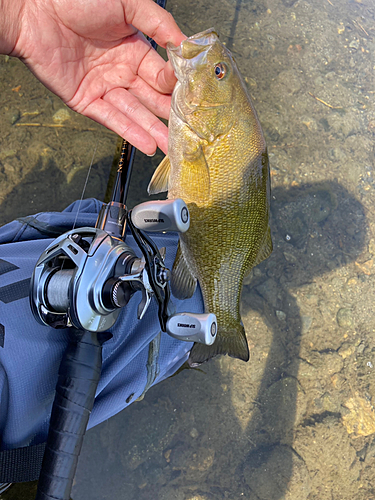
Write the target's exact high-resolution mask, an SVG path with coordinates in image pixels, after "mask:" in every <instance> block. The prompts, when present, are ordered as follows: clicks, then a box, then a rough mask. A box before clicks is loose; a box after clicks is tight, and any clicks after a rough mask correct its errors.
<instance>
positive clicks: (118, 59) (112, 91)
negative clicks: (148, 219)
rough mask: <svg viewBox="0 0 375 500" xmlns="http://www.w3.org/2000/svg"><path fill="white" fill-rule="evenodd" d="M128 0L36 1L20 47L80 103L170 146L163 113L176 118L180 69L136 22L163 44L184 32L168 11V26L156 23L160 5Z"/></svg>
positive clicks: (102, 118) (56, 87) (44, 76)
mask: <svg viewBox="0 0 375 500" xmlns="http://www.w3.org/2000/svg"><path fill="white" fill-rule="evenodd" d="M125 1H126V3H125V5H123V4H122V2H121V0H94V1H92V2H87V0H49V1H48V2H47V1H46V0H42V1H41V2H30V4H31V5H28V4H26V8H25V11H24V16H23V24H24V26H26V25H27V28H26V29H25V30H23V31H21V36H20V38H19V41H18V43H17V45H16V47H15V52H16V53H17V50H18V54H17V55H19V56H20V57H21V58H22V59H23V61H24V62H25V63H26V64H27V65H28V66H29V68H30V69H31V70H32V71H33V72H34V73H35V75H36V76H37V77H38V78H39V79H40V80H41V81H42V82H43V83H44V84H45V85H46V86H47V87H48V88H50V89H51V90H52V91H53V92H54V93H56V94H57V95H59V96H60V97H61V98H62V99H63V101H65V102H66V104H67V105H68V106H70V107H71V108H72V109H74V110H76V111H78V112H79V113H82V114H84V115H86V116H89V117H90V118H93V119H94V120H96V121H98V122H99V123H102V124H103V125H105V126H107V127H108V128H110V129H112V130H114V131H115V132H117V133H118V134H119V135H121V136H122V137H125V138H127V139H128V140H129V141H130V142H132V143H133V144H134V145H135V146H137V147H138V148H139V149H141V150H142V151H144V152H145V153H147V154H152V153H153V152H154V151H155V149H156V146H159V147H160V148H161V149H163V150H164V151H166V149H167V130H166V127H165V125H164V124H163V123H162V122H161V121H160V120H158V119H157V118H156V116H155V115H157V116H161V117H164V118H167V117H168V114H169V106H170V95H169V94H170V92H171V91H172V89H173V85H174V83H175V80H174V77H173V72H172V70H171V67H170V66H169V64H168V65H166V64H165V62H164V61H163V59H162V58H161V57H160V56H159V55H158V54H157V53H156V52H155V51H153V50H150V46H149V44H148V42H147V41H146V40H145V38H144V37H143V35H142V34H141V33H140V32H138V31H137V29H136V28H135V27H134V26H133V24H134V25H135V26H137V27H139V28H140V29H142V30H144V31H146V30H148V31H149V32H150V34H151V35H155V38H156V39H157V40H158V39H159V40H158V41H159V43H161V44H162V45H165V42H166V41H167V40H171V41H173V42H174V43H180V41H181V40H182V39H183V38H184V37H183V35H182V34H181V33H180V32H179V30H178V28H177V26H176V27H175V26H174V23H173V24H172V26H169V24H170V23H171V18H170V17H168V16H167V14H166V13H164V12H163V11H161V12H162V16H166V18H165V20H166V22H165V27H164V26H163V24H160V22H159V21H157V22H156V25H155V21H153V18H152V15H153V14H152V12H153V9H155V8H156V9H158V11H157V14H158V15H159V14H160V13H159V10H160V9H159V8H158V7H157V6H156V5H155V4H154V3H153V2H151V1H150V0H140V1H138V2H135V1H134V0H124V2H125ZM86 11H87V12H86ZM142 16H143V17H142ZM30 18H33V21H34V22H33V23H32V22H30ZM35 19H37V22H35ZM154 19H155V16H154ZM168 23H169V24H168ZM162 28H163V29H162ZM163 35H164V36H163Z"/></svg>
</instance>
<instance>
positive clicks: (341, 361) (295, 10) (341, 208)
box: [0, 0, 375, 500]
mask: <svg viewBox="0 0 375 500" xmlns="http://www.w3.org/2000/svg"><path fill="white" fill-rule="evenodd" d="M167 8H168V10H170V11H171V12H172V14H173V15H174V16H175V18H176V20H177V22H178V23H179V25H180V26H181V28H182V30H183V31H184V33H186V34H187V35H191V34H193V33H197V32H199V31H202V30H205V29H207V28H210V27H212V26H213V27H215V28H216V30H217V32H218V33H219V34H220V37H221V39H222V40H223V41H225V42H226V44H227V46H228V47H229V48H230V49H231V51H232V52H233V54H234V56H235V59H236V61H237V64H238V66H239V68H240V71H241V73H242V74H243V76H244V77H245V79H246V81H247V84H248V86H249V89H250V93H251V95H252V97H253V99H254V103H255V107H256V109H257V112H258V115H259V118H260V121H261V123H262V126H263V129H264V132H265V135H266V139H267V144H268V149H269V155H270V165H271V178H272V188H273V191H272V198H273V199H272V219H271V227H272V233H273V241H274V252H273V254H272V255H271V257H270V258H269V259H268V260H267V261H266V262H264V263H262V264H261V265H260V266H258V267H257V268H256V269H254V271H253V273H252V276H251V277H250V278H249V279H248V281H247V282H246V285H245V286H244V290H243V295H242V306H241V307H242V318H243V322H244V325H245V329H246V332H247V336H248V340H249V345H250V350H251V358H250V361H249V362H248V363H246V364H245V363H242V362H240V361H238V360H233V359H231V358H222V359H217V360H214V361H212V362H210V363H208V364H206V365H204V366H203V367H202V368H203V371H204V372H203V373H202V372H201V371H193V370H189V371H188V370H185V371H183V372H182V373H181V374H179V375H178V376H176V377H173V378H172V379H169V380H167V381H165V382H163V383H162V384H159V385H158V386H156V387H154V388H152V389H151V390H150V391H149V392H148V393H147V394H146V397H145V399H144V400H143V401H141V402H137V403H135V404H133V405H131V406H130V407H129V408H128V409H126V410H125V411H123V412H122V413H120V414H118V415H117V416H115V417H113V418H112V419H110V420H109V421H107V422H104V423H103V424H101V425H100V426H98V427H97V428H95V429H93V430H91V431H89V432H88V434H87V436H86V439H85V443H84V448H83V452H82V455H81V459H80V462H79V467H78V472H77V477H76V482H75V486H74V489H73V498H74V499H75V500H79V499H82V500H86V499H87V500H88V499H90V500H105V499H112V498H121V499H124V500H133V499H134V500H146V499H150V498H152V499H155V500H171V499H177V500H210V499H222V498H223V499H224V498H228V499H236V498H246V499H249V500H279V499H280V500H281V499H288V500H304V499H308V500H318V499H319V500H339V499H340V500H346V499H348V500H349V499H351V500H352V499H355V500H365V499H366V500H368V499H372V498H375V489H374V486H373V484H375V477H374V476H375V472H374V470H375V439H374V436H375V412H374V409H373V406H372V405H373V404H374V401H375V374H374V370H375V368H374V367H375V320H374V315H373V304H374V302H375V267H374V257H375V233H374V231H375V208H374V202H373V199H374V189H375V180H374V172H373V169H374V152H373V148H374V147H373V141H374V134H375V107H374V85H373V83H374V77H373V71H374V66H375V60H374V51H375V41H374V37H375V23H374V18H375V5H374V2H373V1H372V0H361V1H360V0H357V1H354V0H353V1H349V0H310V1H306V0H268V1H267V0H263V1H256V2H251V1H246V0H242V1H241V0H237V1H236V2H235V1H234V0H233V1H226V0H220V1H219V2H213V1H208V2H207V1H205V2H201V1H194V0H192V1H189V2H179V3H172V1H170V3H169V4H168V5H167ZM0 79H1V81H2V89H3V90H2V92H1V95H0V99H1V100H2V101H3V102H2V103H1V107H0V109H2V110H3V111H2V116H3V119H2V120H1V121H0V138H1V139H0V190H1V191H0V203H1V207H0V217H1V222H2V223H3V222H6V221H9V220H12V219H14V218H15V217H17V216H20V215H28V214H30V213H33V212H37V211H40V210H60V209H62V208H64V207H65V206H66V205H67V204H68V203H70V202H71V201H73V200H75V199H77V198H79V197H80V196H81V191H82V187H83V184H84V181H85V177H86V174H87V170H88V165H90V162H91V160H92V156H93V151H94V150H95V145H97V149H96V151H95V155H94V160H93V168H92V172H91V174H90V177H89V181H88V187H87V191H86V194H85V196H96V197H98V198H102V197H103V196H104V193H105V187H106V181H107V178H108V174H109V170H110V166H111V162H112V156H113V151H114V149H115V145H116V136H115V135H114V134H112V133H110V132H108V131H106V129H103V128H102V127H100V126H99V125H97V124H95V123H93V122H91V121H90V120H87V119H84V118H83V117H81V116H78V115H76V114H74V113H73V112H70V111H69V113H70V114H69V117H67V119H66V120H65V121H63V122H57V121H56V116H55V120H54V115H55V113H56V112H57V111H58V110H59V109H61V108H64V106H63V105H62V104H61V102H60V101H59V100H58V99H57V98H56V97H55V96H53V95H52V94H50V93H49V92H48V91H47V90H45V89H44V87H43V86H42V85H41V84H39V83H38V82H37V81H36V80H35V79H34V78H33V77H32V75H30V74H29V73H28V71H27V70H26V69H25V68H24V67H23V66H22V64H21V63H19V61H17V60H13V59H10V60H9V61H7V62H6V61H5V59H4V57H2V58H1V63H0ZM30 113H34V114H30ZM37 113H38V114H37ZM25 123H34V124H35V123H39V124H40V125H36V126H30V125H25ZM57 123H61V124H62V125H63V127H59V128H56V127H51V126H50V125H53V124H57ZM42 124H43V125H44V126H41V125H42ZM45 125H47V126H45ZM159 159H160V156H159V157H157V158H153V159H151V160H150V159H149V158H145V157H143V156H142V155H138V159H137V165H136V167H135V172H134V174H135V175H134V176H133V179H132V183H133V184H132V188H131V199H130V200H129V205H130V206H133V205H134V204H135V203H137V202H139V201H141V200H144V199H146V186H147V183H148V180H149V178H150V175H151V174H150V173H151V172H152V170H153V169H154V168H155V166H156V165H157V163H158V161H159Z"/></svg>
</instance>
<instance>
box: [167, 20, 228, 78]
mask: <svg viewBox="0 0 375 500" xmlns="http://www.w3.org/2000/svg"><path fill="white" fill-rule="evenodd" d="M218 40H219V37H218V35H217V33H216V31H215V30H214V29H213V28H210V29H208V30H206V31H202V32H201V33H197V34H196V35H193V36H190V37H189V38H187V39H186V40H183V41H182V42H181V44H180V45H178V46H177V47H176V46H175V45H173V44H172V43H170V42H169V43H168V44H167V53H168V58H169V60H170V61H171V64H172V67H173V69H174V72H175V75H176V78H177V80H178V81H179V82H181V83H183V82H185V81H186V80H187V79H188V76H189V73H191V71H193V69H194V67H195V66H196V65H197V64H198V65H199V64H201V63H202V64H204V62H205V60H206V57H207V52H208V50H209V49H210V47H212V45H213V44H214V43H215V42H217V41H218Z"/></svg>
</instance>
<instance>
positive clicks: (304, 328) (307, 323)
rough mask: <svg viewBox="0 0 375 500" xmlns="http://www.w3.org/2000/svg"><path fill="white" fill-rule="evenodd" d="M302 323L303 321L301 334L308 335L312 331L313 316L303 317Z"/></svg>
mask: <svg viewBox="0 0 375 500" xmlns="http://www.w3.org/2000/svg"><path fill="white" fill-rule="evenodd" d="M301 321H302V327H301V333H302V334H304V333H307V332H308V331H309V330H310V327H311V323H312V318H311V316H302V317H301Z"/></svg>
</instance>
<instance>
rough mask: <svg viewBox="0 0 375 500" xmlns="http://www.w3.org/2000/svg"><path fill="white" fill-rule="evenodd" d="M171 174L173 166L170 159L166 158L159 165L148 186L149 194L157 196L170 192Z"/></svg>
mask: <svg viewBox="0 0 375 500" xmlns="http://www.w3.org/2000/svg"><path fill="white" fill-rule="evenodd" d="M170 173H171V164H170V161H169V157H168V156H165V157H164V158H163V160H162V161H161V162H160V163H159V165H158V167H157V169H156V170H155V172H154V175H153V176H152V178H151V181H150V184H149V185H148V188H147V192H148V194H157V193H163V192H164V191H168V183H169V176H170Z"/></svg>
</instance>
